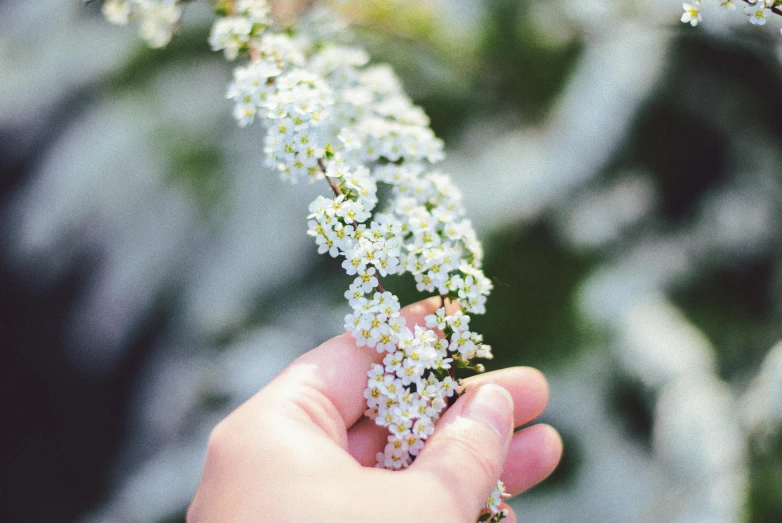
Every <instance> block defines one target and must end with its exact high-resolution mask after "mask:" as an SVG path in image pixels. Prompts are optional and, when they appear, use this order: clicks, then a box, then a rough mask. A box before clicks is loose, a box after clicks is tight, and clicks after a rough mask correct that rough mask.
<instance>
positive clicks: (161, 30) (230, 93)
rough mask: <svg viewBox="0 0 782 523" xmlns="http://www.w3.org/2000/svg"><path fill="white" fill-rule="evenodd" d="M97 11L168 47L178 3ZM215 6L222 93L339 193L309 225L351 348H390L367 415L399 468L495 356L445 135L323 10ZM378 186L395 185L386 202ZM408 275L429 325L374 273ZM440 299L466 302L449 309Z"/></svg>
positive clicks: (372, 374)
mask: <svg viewBox="0 0 782 523" xmlns="http://www.w3.org/2000/svg"><path fill="white" fill-rule="evenodd" d="M103 10H104V13H106V16H107V17H108V18H109V19H110V20H112V21H115V22H118V23H127V21H128V20H129V19H131V18H139V20H141V22H142V36H144V37H145V39H147V41H148V42H149V43H150V44H151V45H165V42H167V41H168V40H170V38H171V32H172V31H173V30H174V28H175V24H176V21H177V20H178V19H179V16H180V15H181V3H180V2H177V1H176V0H106V2H105V3H104V5H103ZM216 10H217V12H218V14H219V15H221V16H219V17H218V19H217V20H216V21H215V23H214V25H213V27H212V31H211V34H210V37H209V43H210V45H211V47H212V49H213V50H215V51H222V52H223V53H224V55H225V57H226V59H228V60H236V59H237V58H239V57H243V58H248V59H249V60H248V61H247V63H246V64H245V65H240V66H237V67H236V68H235V70H234V80H233V82H232V83H231V84H230V85H229V86H228V90H227V92H226V97H227V98H228V99H229V100H231V101H233V103H234V111H233V114H234V117H235V118H236V120H237V121H238V123H239V125H240V126H242V127H244V126H247V125H250V124H252V123H253V122H254V121H255V120H256V119H258V120H260V121H261V122H262V123H263V124H264V126H265V127H266V136H265V139H264V152H265V155H266V164H267V165H268V166H269V167H270V168H272V169H274V170H276V171H277V172H278V173H279V174H280V176H281V177H282V178H283V179H286V180H289V181H291V182H292V183H296V182H297V181H299V180H302V179H307V180H308V181H310V182H314V181H317V180H321V179H324V178H325V180H326V182H327V183H328V184H329V187H330V189H331V192H332V194H333V197H330V198H327V197H325V196H318V197H317V198H316V199H315V201H313V202H312V203H311V204H310V207H309V211H310V214H309V216H308V220H309V221H308V224H307V226H308V231H307V233H308V234H309V235H310V236H312V237H313V238H314V239H315V243H316V245H317V246H318V252H319V253H321V254H325V253H328V254H329V256H331V257H333V258H341V259H342V268H343V269H344V270H345V272H346V273H347V274H348V275H349V276H352V277H353V282H352V283H351V284H350V286H349V287H348V289H347V291H346V292H345V297H346V298H347V300H348V304H349V306H350V308H351V312H350V313H349V314H347V315H346V316H345V324H344V327H345V330H346V331H348V332H351V334H352V335H353V337H354V338H355V340H356V344H357V345H358V346H359V347H362V346H366V347H369V348H374V349H375V350H376V351H377V352H378V353H381V354H383V355H384V356H383V361H382V364H375V365H373V366H372V368H371V369H370V370H369V372H368V380H367V388H366V390H365V391H364V397H365V398H366V400H367V409H366V411H365V415H366V416H367V417H369V418H370V419H373V420H374V421H375V423H377V424H378V425H380V426H382V427H385V428H387V429H388V433H389V434H388V443H387V445H386V446H385V449H384V450H383V452H380V453H378V454H377V466H378V467H382V468H387V469H392V470H398V469H402V468H405V467H407V466H409V465H410V463H412V461H413V459H414V458H415V456H417V455H418V453H419V451H420V450H421V448H422V447H423V445H424V443H425V441H426V440H427V439H428V437H429V436H430V435H431V434H432V433H433V432H434V425H435V422H436V421H437V420H438V419H439V418H440V417H441V415H442V413H443V412H444V410H445V409H446V408H447V407H448V406H449V405H450V404H452V403H453V402H454V401H455V400H456V397H457V395H458V394H457V387H458V383H457V380H456V367H457V366H458V367H460V368H470V369H473V370H476V371H481V370H483V366H482V365H480V364H478V365H476V364H472V363H471V360H473V359H475V358H491V356H492V355H491V347H489V346H488V345H486V344H484V343H483V337H482V336H481V335H480V334H478V333H476V332H474V331H471V330H470V328H469V323H470V314H483V313H484V312H485V302H486V298H487V296H488V294H489V293H490V291H491V289H492V285H491V282H490V281H489V279H488V278H486V276H485V275H484V274H483V271H482V270H481V259H482V257H483V252H482V248H481V245H480V243H479V242H478V240H477V237H476V235H475V232H474V230H473V228H472V224H471V223H470V221H469V220H468V219H467V218H466V217H465V212H464V208H463V206H462V205H461V193H460V192H459V190H458V189H457V188H456V186H455V185H454V184H453V183H452V181H451V179H450V177H449V176H447V175H445V174H443V173H440V172H439V171H437V170H433V165H434V164H435V163H437V162H439V161H440V160H442V159H443V158H444V154H443V150H442V149H443V144H442V142H441V141H440V140H439V139H438V138H437V137H436V136H435V135H434V133H433V132H432V130H431V129H430V128H429V119H428V117H427V116H426V115H425V114H424V112H423V111H422V110H421V108H419V107H417V106H415V105H413V103H412V102H411V100H410V99H409V98H408V97H407V95H406V94H405V93H404V91H403V89H402V86H401V82H400V81H399V79H398V78H397V77H396V75H395V74H394V73H393V71H392V70H391V69H390V68H389V67H387V66H382V65H380V66H379V65H374V66H370V65H368V62H369V57H368V56H367V54H366V53H365V52H364V51H363V50H362V49H359V48H356V47H352V46H344V45H338V44H335V43H334V42H336V41H340V40H342V38H340V37H339V35H341V34H342V33H343V32H344V28H343V27H342V26H341V25H340V24H339V23H338V22H337V21H336V20H334V19H333V18H332V17H331V15H330V14H329V13H328V12H325V11H322V10H319V9H316V8H313V9H310V10H309V11H308V12H307V13H305V14H304V15H303V16H302V17H301V19H299V20H298V21H297V23H296V24H295V25H293V26H290V27H279V25H278V24H277V23H276V22H275V20H274V19H273V17H272V15H271V11H270V9H269V6H268V5H267V4H266V0H218V1H217V9H216ZM171 20H174V21H173V22H172V21H171ZM145 28H146V30H145ZM150 28H153V29H155V31H153V30H151V29H150ZM145 31H146V32H145ZM378 184H385V185H386V186H388V187H389V188H390V198H389V201H388V203H387V205H386V207H385V208H384V209H382V210H378V209H377V205H378V203H379V199H378V196H377V192H378ZM404 273H410V274H412V275H413V277H414V278H415V281H416V288H417V289H418V291H419V292H425V293H435V292H436V293H437V294H439V295H440V297H441V304H442V306H441V307H440V308H439V309H438V310H437V311H436V312H435V313H434V314H431V315H429V316H427V317H426V318H425V325H412V326H409V325H407V324H406V323H405V320H404V318H403V317H402V316H401V314H400V308H401V306H400V303H399V299H398V297H397V296H395V295H394V294H393V293H391V292H389V291H387V290H386V289H385V288H384V287H383V285H382V284H381V282H380V278H381V277H385V276H387V275H389V274H400V275H401V274H404ZM446 299H448V300H450V301H452V302H456V303H458V304H459V306H460V309H459V310H457V311H456V312H454V313H453V314H448V313H447V312H446V307H445V300H446ZM440 333H442V337H441V336H440ZM502 492H503V487H502V484H501V483H500V482H498V484H497V488H496V489H495V491H494V492H493V493H492V495H491V497H490V499H489V501H488V503H487V505H486V508H487V512H485V513H484V514H483V515H481V516H480V520H481V521H488V520H490V521H500V520H501V519H503V518H504V517H505V516H506V515H507V511H506V510H502V509H500V504H501V502H502Z"/></svg>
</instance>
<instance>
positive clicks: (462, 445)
mask: <svg viewBox="0 0 782 523" xmlns="http://www.w3.org/2000/svg"><path fill="white" fill-rule="evenodd" d="M512 436H513V399H512V398H511V396H510V394H509V393H508V391H507V390H505V389H504V388H502V387H500V386H498V385H494V384H486V385H482V386H480V387H478V388H477V389H475V390H472V391H468V392H467V394H465V395H464V396H462V397H461V398H459V400H458V401H457V402H456V403H454V405H453V406H452V407H451V408H450V409H449V410H448V411H447V412H446V413H445V415H443V417H442V419H441V420H440V421H439V423H438V424H437V429H436V430H435V432H434V434H432V436H431V437H430V438H429V441H428V442H427V443H426V445H425V446H424V448H423V450H422V451H421V453H420V454H419V455H418V457H417V458H416V460H415V462H413V464H412V465H411V466H410V472H413V471H415V473H416V474H422V475H423V476H425V477H422V478H421V481H423V482H424V483H425V484H427V485H431V482H432V481H434V483H435V484H434V485H431V487H432V489H431V490H430V492H432V493H443V494H444V496H445V498H446V499H445V501H446V502H448V504H449V508H451V509H456V512H457V513H458V514H459V516H460V519H459V520H460V521H474V520H475V518H476V517H477V516H478V513H479V512H480V510H481V508H483V506H484V505H485V504H486V500H487V499H488V498H489V495H490V494H491V492H492V490H493V489H494V487H495V486H496V485H497V480H498V479H499V477H500V473H502V468H503V465H504V463H505V457H506V456H507V454H508V445H509V444H510V440H511V437H512ZM449 512H450V511H449Z"/></svg>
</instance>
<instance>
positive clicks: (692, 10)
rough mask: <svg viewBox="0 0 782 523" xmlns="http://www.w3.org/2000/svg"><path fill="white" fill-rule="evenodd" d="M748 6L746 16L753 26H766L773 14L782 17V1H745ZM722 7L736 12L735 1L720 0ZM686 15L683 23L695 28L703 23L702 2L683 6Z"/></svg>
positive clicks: (695, 1) (698, 1) (683, 16)
mask: <svg viewBox="0 0 782 523" xmlns="http://www.w3.org/2000/svg"><path fill="white" fill-rule="evenodd" d="M743 1H744V3H746V4H747V6H746V7H744V14H745V15H747V18H748V20H749V23H751V24H753V25H765V24H766V17H767V16H768V15H769V14H771V13H773V14H777V15H782V0H743ZM719 2H720V7H722V8H723V9H727V10H728V11H735V10H736V3H735V2H734V1H733V0H719ZM682 8H683V9H684V14H682V18H681V21H682V23H685V24H690V25H691V26H693V27H695V26H696V25H698V23H699V22H700V21H701V19H702V16H701V0H692V3H691V4H682ZM780 32H782V29H780Z"/></svg>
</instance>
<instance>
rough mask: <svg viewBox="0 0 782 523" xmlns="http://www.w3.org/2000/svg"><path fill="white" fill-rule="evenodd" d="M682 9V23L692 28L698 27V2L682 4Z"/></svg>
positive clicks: (699, 6)
mask: <svg viewBox="0 0 782 523" xmlns="http://www.w3.org/2000/svg"><path fill="white" fill-rule="evenodd" d="M682 8H684V14H682V18H681V21H682V23H683V24H687V23H689V24H690V25H691V26H693V27H695V26H696V25H698V22H700V21H701V11H700V9H701V4H700V2H698V1H694V2H693V3H691V4H682Z"/></svg>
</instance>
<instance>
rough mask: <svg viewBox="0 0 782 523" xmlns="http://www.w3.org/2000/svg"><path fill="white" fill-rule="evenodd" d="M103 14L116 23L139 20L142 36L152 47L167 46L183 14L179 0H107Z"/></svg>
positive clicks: (124, 23) (121, 23) (122, 23)
mask: <svg viewBox="0 0 782 523" xmlns="http://www.w3.org/2000/svg"><path fill="white" fill-rule="evenodd" d="M103 15H104V16H105V17H106V19H107V20H108V21H109V22H111V23H114V24H118V25H126V24H127V23H128V22H129V21H130V20H138V23H139V32H140V34H141V37H142V38H143V39H144V40H145V41H146V42H147V44H149V46H150V47H165V46H166V45H168V43H169V42H170V41H171V37H172V36H173V34H174V31H175V30H176V28H177V24H178V23H179V19H180V18H181V16H182V5H181V4H180V3H178V2H177V0H106V1H105V2H104V3H103Z"/></svg>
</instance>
